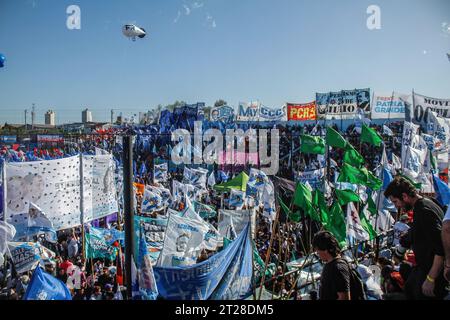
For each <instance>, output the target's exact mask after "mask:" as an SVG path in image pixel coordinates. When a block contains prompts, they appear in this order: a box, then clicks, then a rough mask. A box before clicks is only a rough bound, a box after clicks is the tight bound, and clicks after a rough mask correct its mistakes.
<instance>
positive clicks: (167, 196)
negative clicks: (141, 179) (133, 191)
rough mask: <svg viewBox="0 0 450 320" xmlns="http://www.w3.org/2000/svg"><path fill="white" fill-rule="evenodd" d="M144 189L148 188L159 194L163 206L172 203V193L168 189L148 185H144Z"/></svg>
mask: <svg viewBox="0 0 450 320" xmlns="http://www.w3.org/2000/svg"><path fill="white" fill-rule="evenodd" d="M145 189H148V190H150V191H151V192H153V193H156V194H159V195H160V197H161V199H162V202H163V205H164V206H169V205H170V204H171V203H172V195H171V193H170V190H169V189H166V188H163V187H154V186H149V185H147V186H145Z"/></svg>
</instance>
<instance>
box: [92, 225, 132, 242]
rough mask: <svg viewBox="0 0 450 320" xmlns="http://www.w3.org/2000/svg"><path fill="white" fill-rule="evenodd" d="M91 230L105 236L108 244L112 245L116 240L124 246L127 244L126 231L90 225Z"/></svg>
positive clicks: (99, 235)
mask: <svg viewBox="0 0 450 320" xmlns="http://www.w3.org/2000/svg"><path fill="white" fill-rule="evenodd" d="M89 232H90V233H91V234H95V235H97V236H98V237H101V238H103V239H104V240H105V242H106V244H108V245H112V244H113V243H114V242H116V241H119V242H120V244H121V245H122V246H123V245H124V244H125V232H124V231H119V230H117V229H104V228H95V227H89Z"/></svg>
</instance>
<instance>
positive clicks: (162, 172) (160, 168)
mask: <svg viewBox="0 0 450 320" xmlns="http://www.w3.org/2000/svg"><path fill="white" fill-rule="evenodd" d="M167 170H168V169H167V163H162V164H155V165H154V171H153V182H166V181H167Z"/></svg>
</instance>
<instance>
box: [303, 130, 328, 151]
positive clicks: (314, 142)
mask: <svg viewBox="0 0 450 320" xmlns="http://www.w3.org/2000/svg"><path fill="white" fill-rule="evenodd" d="M300 139H301V146H300V152H303V153H312V154H325V141H324V140H323V139H322V138H321V137H314V136H309V135H306V134H302V135H300Z"/></svg>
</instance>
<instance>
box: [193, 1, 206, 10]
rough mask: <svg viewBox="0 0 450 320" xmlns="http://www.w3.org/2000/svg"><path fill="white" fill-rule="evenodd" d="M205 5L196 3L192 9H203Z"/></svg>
mask: <svg viewBox="0 0 450 320" xmlns="http://www.w3.org/2000/svg"><path fill="white" fill-rule="evenodd" d="M204 5H205V4H204V3H203V2H194V3H193V4H192V8H193V9H198V8H201V7H203V6H204Z"/></svg>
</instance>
